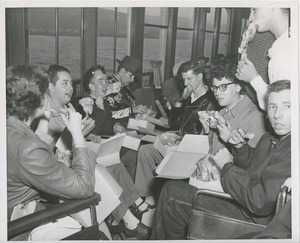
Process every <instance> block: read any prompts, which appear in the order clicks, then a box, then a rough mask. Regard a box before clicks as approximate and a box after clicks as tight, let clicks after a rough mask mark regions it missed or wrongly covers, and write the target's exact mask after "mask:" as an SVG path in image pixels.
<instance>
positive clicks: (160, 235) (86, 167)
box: [6, 56, 291, 240]
mask: <svg viewBox="0 0 300 243" xmlns="http://www.w3.org/2000/svg"><path fill="white" fill-rule="evenodd" d="M117 62H118V64H119V67H118V70H117V72H116V73H115V74H113V75H112V76H111V77H108V76H107V74H106V70H105V68H104V67H103V66H101V65H96V66H94V67H91V68H90V69H88V70H87V71H86V73H85V74H84V76H83V87H84V90H85V91H86V95H85V97H84V99H83V101H84V102H79V105H78V106H75V107H74V106H73V105H72V104H71V102H70V101H71V98H72V94H73V86H72V77H71V74H70V72H69V70H68V69H67V68H65V67H63V66H59V65H50V67H49V69H48V70H47V71H45V70H43V69H42V68H40V67H36V66H31V65H19V66H11V67H8V68H7V71H6V98H7V180H8V182H7V200H8V201H7V206H8V221H10V220H13V217H12V215H13V214H14V210H15V208H16V207H18V205H20V204H24V203H28V202H30V201H33V200H35V201H36V202H37V204H36V208H35V211H38V210H41V209H42V208H43V204H42V203H41V202H42V201H43V197H44V196H45V194H47V200H50V199H53V201H55V200H56V199H57V198H59V199H78V198H86V197H89V196H91V195H92V194H93V193H94V187H95V164H96V154H95V153H93V152H92V151H91V150H89V149H88V148H87V146H86V141H92V142H94V143H100V142H101V139H102V138H101V136H102V137H103V135H105V136H113V135H115V134H119V133H124V132H125V131H126V126H127V122H128V119H129V117H134V116H135V115H137V114H145V113H147V111H148V109H147V108H146V107H144V106H142V105H138V106H136V105H135V101H134V99H135V98H134V95H133V94H132V92H131V90H130V88H129V84H130V83H131V82H132V81H133V78H134V76H135V75H136V74H137V72H138V70H139V68H140V66H141V63H140V61H139V60H137V59H135V58H134V57H131V56H125V57H124V59H123V60H122V61H120V60H117ZM248 63H249V62H247V63H246V64H248ZM242 66H243V63H239V65H236V64H235V63H233V62H226V60H224V61H220V62H218V63H216V64H215V65H214V66H213V67H212V68H211V72H210V75H209V78H207V77H208V76H207V75H206V74H207V73H206V68H207V58H205V57H203V56H201V57H198V58H196V59H193V60H190V61H187V62H184V63H182V64H180V67H179V69H180V75H181V77H182V80H183V84H184V86H185V90H184V91H183V93H184V95H183V96H184V98H183V99H182V102H183V104H182V106H181V107H175V106H174V107H173V108H172V109H173V110H174V111H176V109H180V112H178V111H177V114H180V115H179V116H178V117H177V119H176V120H175V121H174V124H175V127H177V129H178V131H177V134H178V136H179V137H180V138H182V137H183V136H184V135H185V134H204V135H207V136H208V139H209V155H210V156H209V158H210V159H213V160H214V161H215V163H216V165H217V166H218V168H219V170H220V182H221V185H222V188H223V189H224V191H225V192H226V193H228V194H229V195H230V196H231V197H232V198H233V199H234V201H233V202H232V201H231V202H229V201H226V200H223V199H216V198H211V197H209V196H207V197H206V196H203V197H201V200H200V201H199V204H198V205H197V207H199V208H201V209H204V210H206V211H213V212H216V213H218V214H220V215H224V216H229V217H232V218H236V219H240V220H244V221H248V222H255V223H259V224H263V225H269V224H270V222H271V221H272V219H273V217H274V214H275V205H276V198H277V194H278V192H279V191H280V188H281V186H282V185H283V183H284V182H285V181H286V180H287V179H288V178H289V177H291V110H290V105H291V91H290V81H289V80H287V79H282V80H274V82H272V84H270V85H269V86H268V87H267V91H265V92H264V93H261V94H260V95H262V96H263V98H260V99H259V101H260V103H259V104H260V107H261V108H260V107H258V106H256V105H255V104H254V103H253V102H252V101H251V100H250V99H249V97H248V95H247V93H246V92H245V91H244V89H243V87H244V82H243V81H241V80H239V79H238V78H237V76H238V75H241V73H242V68H241V67H242ZM243 67H244V66H243ZM237 73H238V75H237ZM251 85H252V84H251ZM266 86H267V85H266ZM174 101H175V100H174ZM264 108H265V111H264V110H263V109H264ZM199 111H203V112H202V113H200V115H198V112H199ZM216 111H218V112H217V114H218V116H220V117H221V118H222V119H219V120H218V122H217V124H213V122H212V120H211V114H212V112H216ZM266 113H267V118H268V122H266V119H265V117H266ZM91 119H92V120H93V121H94V122H95V124H94V127H93V129H92V130H91V131H90V132H89V133H88V134H83V132H82V124H83V123H86V122H87V121H88V120H91ZM266 123H269V124H266ZM65 129H67V130H68V131H69V132H70V134H71V136H72V146H71V147H72V151H68V153H69V157H68V156H66V155H67V154H64V155H63V156H60V154H61V153H66V152H64V151H59V149H58V148H56V147H55V144H56V142H57V141H58V139H59V137H60V136H61V134H62V133H63V131H64V130H65ZM66 157H68V160H69V161H68V163H66V161H64V160H63V159H62V158H66ZM120 159H121V163H118V164H114V165H111V166H107V167H105V168H106V169H107V171H108V172H109V174H110V175H111V176H112V177H113V178H114V180H115V181H117V183H118V184H119V185H120V186H121V188H122V189H123V191H122V194H121V196H120V198H119V199H120V202H121V203H120V204H119V206H117V207H116V208H115V209H114V210H113V211H112V213H111V217H112V218H113V219H114V221H112V222H107V223H108V224H110V225H109V229H110V230H111V231H112V232H113V231H116V232H118V231H122V232H124V233H125V235H126V236H127V237H135V238H137V239H138V240H148V239H151V240H173V239H186V237H187V225H188V222H189V218H190V216H191V205H192V198H193V194H194V192H195V191H196V190H197V188H195V187H193V186H191V185H189V184H188V182H187V181H186V180H168V181H166V183H164V184H163V185H161V184H160V185H159V186H160V188H159V189H158V187H157V185H156V184H157V178H155V174H154V171H155V169H156V168H157V166H158V165H159V164H160V163H161V161H162V160H163V156H162V154H161V153H160V152H159V151H158V150H157V149H156V148H155V147H154V146H153V144H143V145H141V146H140V147H139V148H138V151H134V150H131V149H127V148H122V149H121V151H120ZM183 163H184V161H183ZM160 182H161V181H160ZM289 206H290V204H289ZM154 208H155V210H156V211H155V215H154V218H153V223H152V228H151V227H148V226H146V225H145V224H143V223H142V221H141V218H142V216H143V214H144V213H145V212H148V211H150V210H153V209H154ZM64 220H65V221H63V222H64V223H65V225H74V227H73V228H74V229H73V230H74V232H76V231H78V230H80V228H81V225H80V224H79V223H78V222H77V221H76V220H75V219H73V218H72V217H69V216H68V217H66V218H65V219H64ZM273 220H274V219H273ZM275 220H276V219H275ZM283 221H284V222H288V223H287V226H286V225H285V226H286V227H282V228H280V229H278V228H277V230H276V232H277V233H278V232H279V233H278V235H279V237H282V238H290V237H291V224H290V218H288V215H287V217H283ZM272 222H273V221H272ZM272 222H271V224H270V225H271V226H272V225H274V223H272ZM56 223H57V222H54V223H52V224H56ZM277 225H278V224H276V226H277ZM279 225H280V224H279ZM60 226H61V228H62V229H63V228H64V225H60ZM200 230H201V229H200ZM62 231H63V230H62ZM269 231H270V232H271V233H268V234H265V235H267V236H265V235H264V233H263V232H258V235H259V234H262V235H264V236H263V237H269V236H270V235H271V236H272V228H271V230H269ZM44 233H45V234H44V236H43V237H44V238H42V239H48V240H49V239H50V240H51V239H52V240H56V239H55V238H52V237H55V236H56V235H53V234H51V235H49V234H48V235H47V230H45V232H44ZM68 233H70V231H68ZM271 236H270V237H271ZM38 237H40V236H37V235H35V234H34V232H27V233H24V234H23V235H21V236H18V237H17V238H15V239H14V240H29V239H30V240H41V239H40V238H38ZM255 237H259V236H257V235H256V236H255Z"/></svg>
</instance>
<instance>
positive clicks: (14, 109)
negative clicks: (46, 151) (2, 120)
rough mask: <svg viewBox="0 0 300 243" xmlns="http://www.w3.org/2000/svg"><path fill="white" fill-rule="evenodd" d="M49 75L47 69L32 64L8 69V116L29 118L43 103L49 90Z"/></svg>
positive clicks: (22, 119) (23, 119)
mask: <svg viewBox="0 0 300 243" xmlns="http://www.w3.org/2000/svg"><path fill="white" fill-rule="evenodd" d="M48 86H49V76H48V75H47V73H46V71H45V69H43V68H41V67H37V66H31V65H17V66H10V67H8V68H7V69H6V108H7V109H6V116H7V118H8V117H10V116H15V117H17V118H18V119H19V120H21V121H26V120H28V118H29V116H31V115H33V114H34V113H35V112H36V110H37V108H39V107H40V106H41V104H42V100H43V99H44V95H45V93H46V92H47V90H48Z"/></svg>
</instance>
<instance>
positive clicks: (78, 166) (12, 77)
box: [6, 65, 95, 240]
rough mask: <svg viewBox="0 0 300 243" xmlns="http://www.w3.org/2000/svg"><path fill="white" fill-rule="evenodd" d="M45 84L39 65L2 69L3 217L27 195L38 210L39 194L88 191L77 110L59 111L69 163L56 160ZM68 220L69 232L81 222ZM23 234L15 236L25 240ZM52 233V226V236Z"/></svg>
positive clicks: (88, 169)
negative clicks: (69, 136) (67, 140)
mask: <svg viewBox="0 0 300 243" xmlns="http://www.w3.org/2000/svg"><path fill="white" fill-rule="evenodd" d="M48 86H49V77H48V75H47V73H46V72H45V71H44V70H43V69H41V68H38V67H35V66H29V65H20V66H11V67H8V68H7V70H6V97H7V98H6V99H7V113H6V115H7V125H6V129H7V205H8V210H7V211H8V212H7V215H8V220H13V219H14V215H15V214H16V210H17V208H18V207H19V206H24V205H26V204H27V203H29V202H31V201H35V202H36V203H37V204H36V208H35V211H37V210H39V208H40V206H41V205H40V204H39V203H38V201H39V199H40V198H41V197H42V195H41V194H43V195H44V194H45V193H46V194H48V195H49V196H51V195H52V196H58V197H60V198H69V199H75V198H85V197H89V196H91V195H92V194H93V192H94V184H95V175H94V169H95V162H94V160H93V159H92V157H91V156H90V154H89V152H88V150H87V148H86V145H85V140H84V137H83V135H82V132H81V115H80V114H79V113H76V112H74V111H72V110H71V109H68V112H69V117H68V118H66V117H64V116H62V118H63V121H64V123H65V126H66V127H67V129H68V130H69V131H70V133H71V134H72V139H73V160H72V168H69V167H67V166H66V165H65V164H63V163H60V162H58V161H57V160H56V157H55V155H54V153H53V147H52V146H49V144H51V142H53V139H52V138H51V137H50V136H49V135H47V133H48V125H49V124H48V123H49V118H50V112H49V111H48V110H47V105H48V102H47V100H46V97H45V94H46V92H47V90H48ZM36 118H41V121H40V123H39V126H38V128H37V130H36V133H34V132H33V131H32V130H31V128H30V125H31V123H32V121H33V120H34V119H36ZM42 139H43V140H42ZM70 225H73V226H74V228H73V229H72V231H73V232H74V231H75V232H76V231H79V230H80V228H81V226H80V225H79V223H77V222H76V221H75V220H72V219H71V218H70V219H68V226H70ZM62 232H64V233H67V232H66V231H65V230H63V231H62ZM73 232H70V231H69V233H73ZM28 234H29V233H25V234H23V235H21V236H20V237H18V239H15V240H22V239H23V240H26V239H28ZM58 235H59V233H58V232H57V234H56V235H55V236H58ZM62 238H63V237H62Z"/></svg>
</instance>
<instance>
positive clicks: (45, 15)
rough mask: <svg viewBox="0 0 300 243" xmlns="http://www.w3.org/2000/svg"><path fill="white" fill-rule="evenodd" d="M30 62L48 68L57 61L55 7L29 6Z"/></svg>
mask: <svg viewBox="0 0 300 243" xmlns="http://www.w3.org/2000/svg"><path fill="white" fill-rule="evenodd" d="M28 32H29V63H30V64H34V65H39V66H42V67H44V68H46V69H48V67H49V65H50V64H53V63H55V9H54V8H29V9H28Z"/></svg>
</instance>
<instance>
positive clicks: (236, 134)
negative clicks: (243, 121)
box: [228, 128, 254, 148]
mask: <svg viewBox="0 0 300 243" xmlns="http://www.w3.org/2000/svg"><path fill="white" fill-rule="evenodd" d="M252 138H254V133H249V132H248V133H245V131H244V130H243V129H242V128H239V129H237V130H233V131H232V133H231V134H230V137H229V139H228V142H229V143H230V144H232V145H233V146H234V147H235V148H241V147H242V146H244V145H245V144H246V143H247V141H248V140H249V139H252Z"/></svg>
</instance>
